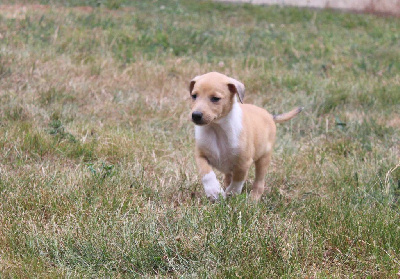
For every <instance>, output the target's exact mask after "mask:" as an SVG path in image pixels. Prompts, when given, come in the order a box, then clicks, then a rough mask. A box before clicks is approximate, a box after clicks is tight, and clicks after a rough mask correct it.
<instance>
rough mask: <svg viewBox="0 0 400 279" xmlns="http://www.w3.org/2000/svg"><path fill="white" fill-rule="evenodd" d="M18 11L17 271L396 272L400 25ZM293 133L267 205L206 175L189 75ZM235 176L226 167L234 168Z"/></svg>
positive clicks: (176, 4)
mask: <svg viewBox="0 0 400 279" xmlns="http://www.w3.org/2000/svg"><path fill="white" fill-rule="evenodd" d="M4 4H7V5H3V6H1V7H0V42H1V44H0V149H1V153H0V154H1V155H0V228H1V230H0V275H1V276H0V277H2V278H3V277H5V278H8V277H12V278H27V277H39V278H58V277H95V278H99V277H112V278H125V277H127V278H130V277H145V278H148V277H217V278H235V277H244V278H277V277H279V278H281V277H283V278H326V277H333V278H347V277H355V278H366V277H370V278H389V277H392V278H395V277H396V276H398V275H397V274H398V272H399V262H400V256H399V253H400V242H399V241H398V239H399V238H400V221H399V220H400V206H399V196H400V182H399V181H400V167H399V158H400V149H399V146H400V136H399V134H400V114H399V111H400V94H399V92H400V74H399V72H400V45H399V41H400V35H399V32H398V30H400V20H399V19H397V18H390V17H377V16H373V15H351V14H348V13H338V12H333V11H315V10H305V9H296V8H282V7H277V6H270V7H259V6H257V7H255V6H251V5H229V4H222V3H213V2H209V1H194V0H182V1H176V0H163V1H161V0H159V1H132V2H130V1H126V2H124V1H117V0H115V1H112V0H109V1H90V0H88V1H84V4H85V6H82V1H75V0H64V1H51V3H50V4H49V3H48V1H38V2H35V3H34V4H35V5H32V1H31V4H30V5H26V3H25V2H22V1H10V2H7V3H4ZM213 70H214V71H219V72H222V73H225V74H227V75H229V76H232V77H234V78H236V79H238V80H240V81H241V82H243V83H244V84H245V86H246V97H245V103H252V104H256V105H258V106H260V107H264V108H265V109H267V110H269V111H270V112H271V113H280V112H284V111H288V110H290V109H292V108H294V107H297V106H304V107H305V109H304V111H303V112H302V114H301V115H299V116H298V117H297V118H295V119H294V120H292V121H291V122H289V123H286V124H280V125H279V126H278V135H277V144H276V146H275V149H274V156H273V160H272V165H271V168H270V171H269V173H268V175H267V177H266V182H267V184H268V186H269V187H271V188H272V191H271V192H270V193H266V194H265V195H264V197H263V198H262V200H261V202H260V203H258V204H254V203H252V202H250V201H249V200H248V198H247V193H248V192H249V190H250V189H249V187H250V185H251V182H252V180H253V178H254V171H253V170H252V171H251V173H250V176H249V180H248V182H247V183H246V186H245V191H244V193H243V194H242V195H240V196H238V197H235V198H232V199H229V200H226V201H220V202H217V203H210V202H209V201H208V200H207V199H206V198H205V196H204V193H203V190H202V185H201V183H200V179H199V177H198V175H197V172H196V167H195V162H194V156H193V148H194V137H193V130H194V127H193V125H192V123H190V121H189V112H190V109H189V98H190V97H189V93H188V84H189V81H190V80H191V79H192V78H193V77H194V76H196V75H198V74H202V73H205V72H208V71H213ZM219 177H220V178H221V176H219Z"/></svg>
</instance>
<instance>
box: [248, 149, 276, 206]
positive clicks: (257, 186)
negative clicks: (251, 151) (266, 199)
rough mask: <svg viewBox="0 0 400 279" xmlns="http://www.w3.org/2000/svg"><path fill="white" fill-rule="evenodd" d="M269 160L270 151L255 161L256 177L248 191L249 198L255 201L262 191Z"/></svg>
mask: <svg viewBox="0 0 400 279" xmlns="http://www.w3.org/2000/svg"><path fill="white" fill-rule="evenodd" d="M270 161H271V153H267V154H266V155H264V156H263V157H261V158H260V159H258V160H257V161H256V162H255V165H256V177H255V180H254V183H253V188H252V189H251V192H250V196H251V198H252V199H253V200H255V201H258V200H259V199H260V198H261V196H262V194H263V192H264V185H265V175H266V174H267V171H268V166H269V163H270Z"/></svg>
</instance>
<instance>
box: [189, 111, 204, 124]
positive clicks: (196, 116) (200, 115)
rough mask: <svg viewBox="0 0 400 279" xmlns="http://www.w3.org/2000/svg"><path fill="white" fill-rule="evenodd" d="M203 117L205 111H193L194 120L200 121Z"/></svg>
mask: <svg viewBox="0 0 400 279" xmlns="http://www.w3.org/2000/svg"><path fill="white" fill-rule="evenodd" d="M202 118H203V113H202V112H201V111H194V112H193V113H192V120H193V121H194V122H199V121H201V119H202Z"/></svg>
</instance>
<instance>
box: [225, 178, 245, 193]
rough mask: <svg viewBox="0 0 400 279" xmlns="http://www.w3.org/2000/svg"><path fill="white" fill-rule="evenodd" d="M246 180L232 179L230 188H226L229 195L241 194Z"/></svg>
mask: <svg viewBox="0 0 400 279" xmlns="http://www.w3.org/2000/svg"><path fill="white" fill-rule="evenodd" d="M243 184H244V181H232V182H231V184H230V185H229V187H228V188H226V194H227V195H228V196H233V195H239V194H240V193H241V192H242V189H243Z"/></svg>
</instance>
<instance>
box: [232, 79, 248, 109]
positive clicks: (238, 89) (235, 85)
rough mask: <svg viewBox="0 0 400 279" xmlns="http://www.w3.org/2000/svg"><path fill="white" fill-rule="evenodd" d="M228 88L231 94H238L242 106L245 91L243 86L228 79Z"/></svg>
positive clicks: (234, 80)
mask: <svg viewBox="0 0 400 279" xmlns="http://www.w3.org/2000/svg"><path fill="white" fill-rule="evenodd" d="M228 88H229V91H231V92H232V93H235V94H238V96H239V100H240V102H241V103H242V104H243V99H244V91H245V88H244V84H243V83H241V82H240V81H237V80H236V79H234V78H229V83H228Z"/></svg>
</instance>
